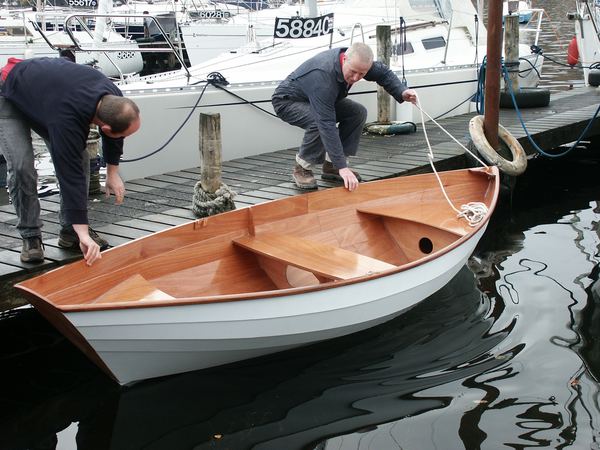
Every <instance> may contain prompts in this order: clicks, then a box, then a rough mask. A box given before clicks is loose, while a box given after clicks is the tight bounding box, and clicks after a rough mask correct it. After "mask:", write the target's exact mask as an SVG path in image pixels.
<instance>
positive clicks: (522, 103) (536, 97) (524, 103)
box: [500, 88, 550, 109]
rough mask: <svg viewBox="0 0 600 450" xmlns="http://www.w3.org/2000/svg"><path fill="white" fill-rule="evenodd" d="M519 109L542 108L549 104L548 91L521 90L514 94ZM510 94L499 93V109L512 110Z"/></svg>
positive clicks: (536, 89) (535, 89)
mask: <svg viewBox="0 0 600 450" xmlns="http://www.w3.org/2000/svg"><path fill="white" fill-rule="evenodd" d="M514 95H515V100H516V102H517V106H518V107H519V108H542V107H544V106H548V105H549V104H550V91H549V90H548V89H538V88H529V89H527V88H523V89H520V90H519V91H518V92H515V93H514ZM514 107H515V105H514V104H513V101H512V96H511V95H510V92H500V108H511V109H514Z"/></svg>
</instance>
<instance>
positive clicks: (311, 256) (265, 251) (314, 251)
mask: <svg viewBox="0 0 600 450" xmlns="http://www.w3.org/2000/svg"><path fill="white" fill-rule="evenodd" d="M233 242H234V244H236V245H239V246H241V247H243V248H245V249H247V250H250V251H251V252H254V253H256V254H258V255H261V256H266V257H268V258H271V259H275V260H277V261H280V262H283V263H286V264H289V265H291V266H295V267H299V268H300V269H304V270H308V271H310V272H313V273H314V274H316V275H319V276H322V277H325V278H328V279H333V280H347V279H350V278H356V277H361V276H364V275H369V274H372V273H377V272H382V271H385V270H390V269H394V268H396V266H394V265H392V264H388V263H386V262H384V261H381V260H379V259H374V258H371V257H369V256H365V255H361V254H358V253H354V252H351V251H348V250H344V249H342V248H339V247H335V246H333V245H328V244H323V243H321V242H316V241H312V240H309V239H303V238H300V237H296V236H291V235H285V234H274V233H265V234H260V235H258V236H248V237H243V238H239V239H235V240H234V241H233Z"/></svg>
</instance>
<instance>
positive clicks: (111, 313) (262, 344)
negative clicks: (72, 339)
mask: <svg viewBox="0 0 600 450" xmlns="http://www.w3.org/2000/svg"><path fill="white" fill-rule="evenodd" d="M485 228H486V227H485V226H484V227H482V228H481V229H479V230H478V231H477V233H475V234H474V235H473V236H472V237H471V238H470V239H468V240H467V241H466V242H464V243H463V244H462V245H460V246H457V247H456V248H454V249H453V250H451V251H449V252H447V253H445V254H444V255H442V256H440V257H439V258H436V259H433V260H431V261H430V262H427V263H425V264H422V265H419V266H416V267H414V268H412V269H409V270H406V271H402V272H399V273H395V274H392V275H389V276H385V277H380V278H375V279H371V280H368V281H365V282H362V283H358V284H350V285H346V286H340V287H336V288H335V289H323V290H318V291H313V292H306V293H303V294H297V295H288V296H282V297H271V298H264V299H257V300H245V301H244V302H216V303H208V304H195V305H181V306H176V307H167V308H163V307H155V308H143V309H139V308H135V309H115V310H100V311H93V312H90V311H87V312H71V313H67V314H65V316H66V317H67V319H68V320H69V321H70V322H71V323H72V324H73V325H74V326H75V327H76V328H77V330H78V331H79V332H80V333H81V335H82V336H83V337H84V338H85V339H86V340H87V341H88V342H89V344H90V345H91V347H92V348H93V349H94V350H95V352H96V353H97V354H98V356H99V357H100V359H101V360H102V362H103V363H104V364H105V365H106V366H107V368H108V369H109V370H110V372H111V373H112V374H113V376H114V378H115V379H116V380H117V381H118V382H119V383H120V384H128V383H131V382H134V381H136V380H141V379H147V378H154V377H159V376H163V375H169V374H173V373H179V372H185V371H191V370H197V369H203V368H208V367H213V366H219V365H223V364H227V363H232V362H236V361H241V360H246V359H249V358H254V357H257V356H261V355H267V354H272V353H275V352H279V351H282V350H286V349H290V348H294V347H298V346H303V345H307V344H311V343H314V342H318V341H322V340H325V339H331V338H335V337H339V336H344V335H347V334H350V333H355V332H357V331H361V330H364V329H367V328H370V327H373V326H375V325H378V324H380V323H383V322H385V321H388V320H390V319H392V318H394V317H396V316H398V315H400V314H402V313H403V312H404V311H406V310H408V309H409V308H411V307H413V306H415V305H416V304H417V303H419V302H420V301H422V300H424V299H425V298H427V297H428V296H430V295H431V294H433V293H434V292H436V291H437V290H439V289H440V288H441V287H443V286H444V285H445V284H446V283H448V282H449V281H450V280H451V279H452V277H454V275H456V273H458V271H459V270H460V269H461V267H463V265H464V264H465V262H466V261H467V259H468V257H469V256H470V255H471V253H472V252H473V250H474V248H475V245H476V244H477V242H478V241H479V239H480V238H481V236H482V235H483V233H484V231H485Z"/></svg>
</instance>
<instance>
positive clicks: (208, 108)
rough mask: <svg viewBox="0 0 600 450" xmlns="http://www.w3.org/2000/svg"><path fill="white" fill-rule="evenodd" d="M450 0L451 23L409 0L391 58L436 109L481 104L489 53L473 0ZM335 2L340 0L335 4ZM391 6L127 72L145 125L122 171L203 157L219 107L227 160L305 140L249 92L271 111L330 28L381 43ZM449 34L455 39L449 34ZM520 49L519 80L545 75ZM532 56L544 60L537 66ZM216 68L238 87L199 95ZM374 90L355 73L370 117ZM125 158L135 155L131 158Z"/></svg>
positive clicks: (353, 11) (404, 108)
mask: <svg viewBox="0 0 600 450" xmlns="http://www.w3.org/2000/svg"><path fill="white" fill-rule="evenodd" d="M359 3H360V2H359ZM398 3H399V4H400V3H403V2H401V1H399V2H398ZM407 3H408V2H406V1H404V4H405V8H409V7H408V6H406V4H407ZM452 3H453V5H454V6H455V7H456V8H457V10H456V11H455V12H454V14H453V15H452V27H451V29H450V30H449V28H448V23H447V22H446V21H444V20H441V19H440V17H439V16H437V19H436V18H435V16H432V15H430V16H426V17H425V18H421V17H420V16H416V14H417V13H418V11H416V10H412V9H410V11H408V9H407V11H408V12H411V11H412V13H411V14H412V16H411V17H412V19H411V20H413V22H412V23H411V24H409V26H408V29H407V32H406V35H407V39H408V40H409V43H410V48H411V50H410V51H409V52H408V53H407V54H406V55H404V57H403V58H402V57H401V56H400V55H397V57H392V58H391V61H390V67H391V69H392V70H393V71H394V72H395V73H396V74H397V75H398V77H400V78H402V77H403V76H405V77H406V80H407V83H408V86H409V87H411V88H414V89H416V90H417V92H418V94H419V100H420V102H421V105H422V106H423V108H424V110H425V111H427V113H428V114H430V115H431V116H432V117H439V116H441V115H444V114H445V115H446V116H451V115H457V114H463V113H467V112H472V111H474V110H475V104H474V103H472V102H470V101H469V100H470V99H471V98H472V97H473V96H474V95H475V94H476V92H477V88H478V69H479V64H480V62H481V61H482V60H483V57H484V56H485V48H483V47H480V48H477V46H476V45H475V44H476V41H477V40H476V39H475V38H474V37H475V34H476V30H475V28H474V24H473V15H471V14H470V13H471V12H473V13H474V12H475V10H474V9H472V8H473V7H472V5H470V2H465V1H464V0H453V2H452ZM329 8H332V10H333V8H335V5H330V6H329ZM468 8H471V10H469V9H468ZM361 11H362V12H363V16H361V15H360V14H361ZM325 12H327V10H326V11H325ZM368 12H370V13H371V14H370V15H369V14H368ZM391 12H393V8H392V10H390V11H387V10H386V9H385V8H383V7H381V6H378V7H375V6H371V4H370V3H369V5H368V6H360V5H359V6H356V5H354V6H352V7H345V8H343V9H339V8H338V10H336V12H335V14H336V16H335V17H337V19H335V20H337V21H336V25H335V27H336V28H335V31H334V33H333V35H325V36H319V37H312V38H310V39H296V40H293V39H292V40H289V39H288V40H285V39H283V40H279V41H278V42H277V43H275V45H273V40H272V39H271V40H268V42H262V43H260V42H258V41H257V42H255V43H254V44H252V46H250V47H246V48H240V49H238V50H236V51H235V52H233V51H232V52H229V53H224V54H221V55H220V56H219V57H217V58H214V59H212V60H209V61H206V62H204V63H200V64H197V65H195V66H193V67H191V68H190V69H189V74H190V76H189V77H188V74H187V73H186V72H184V71H178V72H171V73H163V74H158V75H153V76H148V77H142V78H136V77H133V78H130V79H129V80H126V81H125V83H124V84H121V85H120V88H121V89H122V90H123V92H124V94H125V95H126V96H128V97H131V98H132V99H133V100H135V101H136V103H138V105H139V107H140V111H141V115H142V127H141V129H140V131H138V132H137V133H136V134H135V135H133V136H131V137H129V138H128V139H126V141H125V148H124V160H125V162H124V163H123V164H122V165H121V176H122V177H123V178H124V179H125V180H129V179H136V178H142V177H147V176H152V175H156V174H160V173H165V172H170V171H178V170H183V169H188V168H191V167H198V166H199V165H200V153H199V150H198V142H199V134H198V120H199V119H198V117H199V114H200V113H219V114H220V115H221V132H222V159H223V160H225V161H227V160H231V159H235V158H240V157H246V156H251V155H256V154H260V153H265V152H272V151H276V150H282V149H286V148H292V147H297V146H298V145H299V143H300V141H301V136H302V130H300V129H299V128H295V127H293V126H290V125H288V124H286V123H284V122H282V121H281V120H279V119H278V118H276V117H272V116H270V115H269V114H268V113H265V112H264V111H260V110H259V109H257V108H254V107H253V106H252V105H250V104H248V103H247V102H252V103H254V104H255V105H256V106H258V107H260V108H262V109H264V110H266V111H268V112H269V113H273V109H272V107H271V95H272V93H273V90H274V89H275V88H276V86H277V85H278V84H279V83H280V81H281V80H283V79H284V78H285V77H286V76H287V75H288V74H289V73H290V72H291V71H292V70H293V69H294V68H296V67H298V66H299V65H300V64H301V63H302V62H303V61H305V60H306V59H307V58H309V57H310V56H312V55H314V54H316V53H318V52H320V51H323V50H326V49H327V48H329V45H330V43H331V39H332V36H333V43H332V47H343V46H349V45H350V44H351V42H352V40H353V39H359V38H360V37H361V36H362V35H364V37H365V41H366V42H367V43H369V45H371V46H372V47H373V48H376V42H375V33H376V26H377V25H378V24H380V23H385V21H386V20H389V18H388V19H386V20H383V22H382V19H381V17H384V18H386V17H388V16H386V15H385V14H386V13H387V14H391ZM357 18H360V20H361V21H362V23H363V27H362V28H361V29H360V31H356V29H355V28H353V26H354V23H355V22H356V21H357V20H358V19H357ZM338 19H339V20H338ZM387 23H388V24H390V22H387ZM338 24H339V26H338ZM348 24H352V25H348ZM394 24H396V25H394ZM391 25H392V26H397V23H395V22H393V21H392V22H391ZM344 27H345V28H344ZM411 27H412V28H411ZM342 28H344V29H343V30H342ZM211 29H213V28H211ZM227 29H232V28H231V27H229V28H228V27H227V26H226V25H223V26H222V28H214V30H215V31H214V32H215V33H217V30H218V31H219V32H220V33H221V34H223V33H226V30H227ZM207 36H208V34H207ZM207 36H205V38H206V39H208V37H207ZM212 38H213V39H214V38H215V36H212ZM395 39H397V38H394V39H393V40H392V42H394V40H395ZM479 39H480V41H479V42H481V43H483V42H485V30H480V31H479ZM217 40H218V39H217ZM291 41H293V42H291ZM446 42H447V43H448V45H445V44H444V43H446ZM257 49H258V50H257ZM520 54H521V55H522V56H525V55H527V58H528V61H521V66H520V70H521V74H520V75H521V76H520V78H519V82H520V87H535V86H537V83H538V82H539V73H540V71H541V69H542V61H543V58H541V57H539V56H538V55H531V54H530V52H529V48H528V46H527V45H521V46H520ZM532 65H533V66H535V68H536V70H532ZM403 67H404V70H403ZM214 72H218V73H220V74H222V75H223V76H224V77H225V78H226V79H227V81H228V82H229V83H230V84H229V85H227V86H226V89H227V90H229V91H231V93H228V92H225V91H223V90H221V89H218V88H216V87H214V86H212V85H209V86H208V87H207V88H206V91H205V92H204V95H203V97H202V98H201V99H199V97H200V94H201V92H202V91H203V89H204V87H205V84H206V79H207V77H208V75H209V74H210V73H214ZM376 91H377V85H376V84H374V83H370V82H366V81H361V82H359V83H357V84H356V85H355V86H353V87H352V89H351V91H350V98H352V99H353V100H356V101H359V102H360V103H362V104H363V105H364V106H366V108H367V110H368V120H369V121H376V120H377V95H376ZM232 93H233V94H235V95H236V96H237V97H236V96H234V95H232ZM196 105H197V106H196ZM390 113H391V115H390V120H395V121H411V122H420V112H419V111H418V110H417V109H415V108H413V107H412V105H408V104H402V105H400V104H396V103H395V102H392V104H391V111H390ZM188 116H190V117H189V119H188V120H187V122H185V121H186V118H188ZM184 122H185V124H184ZM182 124H184V125H183V126H182ZM180 127H182V128H181V130H180V131H179V132H178V134H177V135H176V136H175V137H174V138H173V139H172V140H171V141H170V143H169V144H168V145H166V146H165V147H164V149H162V150H161V151H159V152H157V153H154V154H153V155H152V156H150V157H147V158H144V157H145V156H146V155H149V154H150V153H153V152H155V151H156V150H157V149H159V148H160V147H162V146H163V144H165V143H166V142H167V141H168V140H169V139H171V137H172V136H173V135H174V134H175V133H176V131H177V130H178V129H179V128H180ZM127 160H136V161H135V162H134V163H131V164H129V163H127V162H126V161H127Z"/></svg>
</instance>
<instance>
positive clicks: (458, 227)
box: [357, 203, 471, 236]
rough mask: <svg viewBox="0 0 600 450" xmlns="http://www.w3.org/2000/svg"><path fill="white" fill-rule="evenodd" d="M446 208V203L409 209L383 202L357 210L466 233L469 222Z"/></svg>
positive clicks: (461, 234) (462, 234)
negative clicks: (435, 206)
mask: <svg viewBox="0 0 600 450" xmlns="http://www.w3.org/2000/svg"><path fill="white" fill-rule="evenodd" d="M447 208H449V206H448V204H447V203H443V204H441V203H440V205H439V208H426V209H420V208H413V209H409V208H407V207H406V206H405V205H402V204H393V205H389V204H383V205H376V206H366V207H361V208H358V209H357V211H358V212H361V213H364V214H371V215H375V216H381V217H389V218H391V219H402V220H408V221H411V222H415V223H419V224H423V225H427V226H430V227H433V228H437V229H439V230H444V231H447V232H449V233H452V234H455V235H457V236H464V235H465V234H468V233H469V231H470V229H471V227H470V225H469V223H468V222H467V221H466V220H465V219H460V218H458V217H457V216H456V215H453V216H449V215H448V214H447V213H446V211H447Z"/></svg>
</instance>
